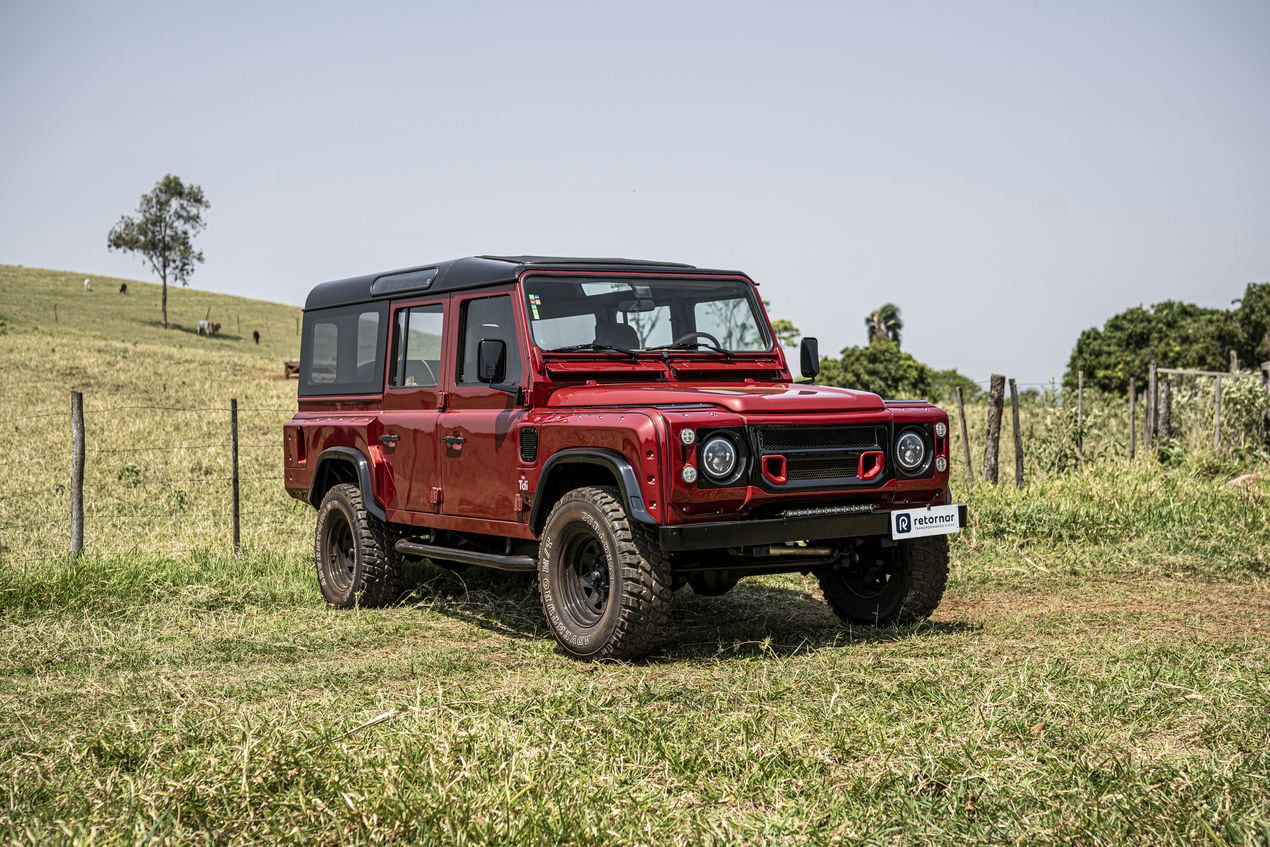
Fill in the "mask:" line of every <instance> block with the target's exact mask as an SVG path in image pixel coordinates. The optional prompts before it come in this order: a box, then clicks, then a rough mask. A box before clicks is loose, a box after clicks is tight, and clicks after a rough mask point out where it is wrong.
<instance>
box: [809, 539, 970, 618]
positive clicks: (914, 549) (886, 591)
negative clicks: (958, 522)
mask: <svg viewBox="0 0 1270 847" xmlns="http://www.w3.org/2000/svg"><path fill="white" fill-rule="evenodd" d="M862 558H863V559H864V561H862V562H860V563H859V564H856V565H853V566H851V567H849V568H845V567H841V566H839V567H834V568H826V569H822V570H819V571H817V572H816V577H817V578H818V579H819V580H820V590H821V591H823V592H824V595H825V601H826V602H827V603H828V604H829V606H830V608H832V609H833V611H834V613H835V614H836V615H837V616H838V617H839V618H841V619H842V620H843V621H846V622H847V623H852V624H864V625H868V626H891V625H895V624H899V625H903V624H911V623H916V622H917V621H920V620H925V619H926V618H928V617H930V616H931V613H932V612H934V611H935V607H937V606H938V605H939V601H940V599H942V598H943V596H944V586H945V585H946V584H947V583H948V539H947V538H945V537H944V536H942V535H939V536H931V537H929V538H915V539H913V540H911V541H902V542H900V543H899V544H898V545H896V546H895V547H891V548H885V549H880V550H874V551H871V552H870V553H869V554H866V555H865V556H863V557H862Z"/></svg>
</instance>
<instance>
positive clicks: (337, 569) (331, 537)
mask: <svg viewBox="0 0 1270 847" xmlns="http://www.w3.org/2000/svg"><path fill="white" fill-rule="evenodd" d="M322 564H323V566H324V567H325V568H326V575H327V576H328V577H329V578H330V580H331V583H332V584H333V585H334V586H335V587H336V588H338V589H339V590H340V591H346V590H348V588H349V587H350V586H352V584H353V574H354V572H355V571H356V568H357V550H356V548H355V546H354V544H353V530H352V527H350V526H349V525H348V519H347V518H345V517H344V514H343V513H342V512H338V511H335V512H332V513H331V518H330V521H329V522H328V523H327V525H326V533H325V535H324V537H323V539H322Z"/></svg>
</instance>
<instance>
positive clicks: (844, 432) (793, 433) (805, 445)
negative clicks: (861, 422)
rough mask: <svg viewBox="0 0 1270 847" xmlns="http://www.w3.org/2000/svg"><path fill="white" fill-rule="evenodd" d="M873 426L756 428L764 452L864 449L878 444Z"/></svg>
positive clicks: (877, 437)
mask: <svg viewBox="0 0 1270 847" xmlns="http://www.w3.org/2000/svg"><path fill="white" fill-rule="evenodd" d="M879 435H880V433H879V431H878V427H874V426H779V427H777V426H773V427H763V428H762V429H760V430H759V431H758V449H759V451H760V452H763V453H782V452H784V451H786V450H864V449H867V448H870V447H872V448H876V447H877V445H878V444H879Z"/></svg>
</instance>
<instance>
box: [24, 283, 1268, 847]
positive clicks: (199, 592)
mask: <svg viewBox="0 0 1270 847" xmlns="http://www.w3.org/2000/svg"><path fill="white" fill-rule="evenodd" d="M83 278H84V275H83V274H72V273H59V272H52V271H37V270H31V269H17V268H12V267H6V266H0V394H2V396H3V411H0V427H3V431H4V434H5V438H4V439H2V440H0V456H2V457H3V460H4V464H5V467H6V468H7V469H8V471H9V472H8V473H7V474H5V476H4V478H3V479H0V768H2V769H3V771H2V772H0V775H2V776H3V779H0V840H4V841H6V842H13V843H50V842H54V843H56V842H63V843H94V844H111V843H135V842H148V841H155V842H159V843H185V842H207V841H211V842H216V843H254V842H259V841H272V842H286V843H291V842H297V841H316V842H319V843H348V842H354V843H360V842H365V843H393V842H403V841H404V842H412V843H423V844H503V843H509V842H515V843H549V842H550V843H570V844H627V843H629V844H701V843H705V844H710V843H718V844H724V843H728V844H730V843H741V842H748V843H765V844H787V843H814V844H836V843H843V844H854V843H870V844H873V843H876V844H948V843H1005V842H1024V843H1082V844H1086V843H1109V844H1111V843H1114V844H1122V843H1127V844H1260V845H1270V799H1268V798H1270V667H1268V665H1267V662H1268V660H1270V585H1268V584H1267V577H1268V576H1270V467H1268V466H1267V465H1266V463H1265V462H1264V460H1261V459H1256V458H1251V457H1250V454H1246V453H1245V454H1243V455H1242V457H1241V456H1240V454H1235V453H1230V454H1225V455H1197V456H1194V457H1192V458H1188V459H1186V460H1184V461H1179V462H1176V463H1174V465H1173V466H1169V467H1161V466H1159V465H1158V464H1156V463H1155V462H1154V461H1143V460H1139V461H1138V462H1134V463H1130V462H1129V461H1128V460H1127V459H1126V458H1124V457H1123V456H1122V455H1120V453H1118V452H1117V450H1115V449H1112V445H1115V444H1116V441H1115V438H1116V436H1115V434H1114V432H1115V430H1116V426H1114V425H1108V426H1107V427H1106V430H1107V433H1108V434H1106V435H1105V436H1104V438H1105V439H1106V440H1105V441H1104V442H1101V443H1104V444H1105V446H1106V449H1103V450H1101V452H1099V451H1095V453H1096V455H1098V456H1099V458H1098V459H1097V460H1096V461H1093V462H1091V463H1089V464H1088V465H1087V466H1086V468H1085V469H1084V470H1083V471H1082V472H1064V473H1060V472H1058V471H1057V470H1049V471H1047V470H1046V469H1045V468H1044V467H1041V466H1040V465H1039V464H1038V466H1037V467H1036V468H1035V470H1033V469H1032V468H1029V477H1030V478H1031V479H1032V481H1031V482H1030V483H1029V485H1028V486H1027V487H1026V488H1024V489H1023V490H1022V491H1015V490H1014V488H1013V487H1012V486H1004V485H1003V486H1001V487H999V488H991V487H988V486H984V485H982V484H981V485H979V486H976V487H969V486H967V485H966V484H965V482H964V480H963V479H962V478H961V477H960V476H959V477H958V479H957V480H956V481H955V485H956V487H957V490H958V491H959V492H962V493H963V494H964V498H965V499H966V500H967V502H969V504H970V507H971V510H972V521H973V524H972V526H971V527H970V528H969V529H968V530H967V531H966V532H964V533H962V534H961V535H959V536H957V537H955V538H954V541H953V570H952V578H951V582H950V585H949V589H948V593H947V595H946V597H945V600H944V602H943V604H942V605H941V606H940V608H939V609H938V611H937V612H936V614H935V616H934V618H933V619H932V620H931V621H930V622H929V623H925V624H922V625H920V626H916V627H909V628H899V629H885V630H871V629H849V628H845V627H842V626H840V625H839V624H838V622H837V620H836V619H835V618H834V617H833V616H832V614H831V613H830V612H829V611H828V609H827V607H825V606H824V604H823V603H822V602H821V601H820V598H819V595H818V591H817V590H816V588H815V586H814V582H813V581H812V580H810V579H807V578H801V577H780V578H762V579H757V580H752V581H748V582H743V583H742V584H741V586H740V587H738V588H737V589H736V590H734V591H733V592H732V593H730V594H728V595H726V596H724V597H722V598H714V599H706V598H697V597H695V596H693V595H692V594H691V593H690V591H688V590H685V591H683V592H680V593H679V594H678V595H676V598H675V606H674V610H673V620H672V632H671V634H670V636H669V637H668V638H667V640H666V641H665V643H664V645H663V646H662V648H661V649H660V650H659V651H658V652H657V653H656V655H655V656H654V657H653V658H651V659H650V660H649V661H646V662H643V663H638V664H581V663H578V662H574V661H572V660H569V659H567V658H565V657H563V656H562V655H560V654H559V653H558V652H557V651H556V650H555V647H554V642H553V641H552V640H551V639H550V637H549V635H548V634H547V632H546V629H545V627H544V626H543V624H542V622H541V610H540V608H539V605H538V599H537V593H536V589H535V587H534V585H533V583H532V582H531V581H528V580H527V579H525V578H521V577H514V576H508V575H500V574H489V573H483V572H479V571H467V572H465V573H463V574H461V575H456V574H451V573H449V572H446V571H441V570H437V569H433V568H431V567H429V566H426V565H420V566H419V567H418V569H417V570H416V572H415V576H416V577H417V580H418V589H417V591H416V593H415V595H414V597H413V598H412V600H411V601H410V602H409V603H406V604H404V605H402V606H400V607H398V608H394V609H389V610H383V611H358V612H335V611H332V610H330V609H327V608H326V607H324V605H323V604H322V602H321V598H320V595H319V594H318V591H317V587H316V582H315V579H314V577H313V573H312V563H311V552H310V539H311V532H312V511H311V510H310V509H308V508H307V507H305V506H303V505H301V504H296V503H293V502H292V501H290V500H289V498H287V497H286V496H285V494H284V493H283V492H282V490H281V487H280V482H279V479H278V477H279V474H280V468H279V463H280V454H281V443H280V442H281V437H280V426H281V424H282V422H283V421H285V420H286V419H287V418H288V417H289V416H290V414H291V411H292V410H293V408H294V392H295V383H294V382H287V381H284V380H283V379H282V378H281V361H282V360H283V359H285V358H294V357H295V355H296V352H297V347H298V345H297V343H296V342H297V340H296V337H295V335H294V318H295V315H296V314H297V312H298V310H296V309H294V308H291V307H284V306H279V305H274V304H268V303H263V302H258V301H245V300H236V299H234V298H228V297H223V296H218V295H213V294H208V293H206V292H198V291H194V290H177V291H174V292H171V299H170V309H171V320H172V321H173V322H174V324H177V325H178V328H174V329H171V330H168V331H166V332H164V331H163V330H160V329H158V328H157V318H158V294H157V288H156V287H154V286H148V285H145V284H142V283H137V282H133V281H131V280H130V281H128V288H129V291H130V293H129V294H128V295H120V294H118V293H116V292H117V288H118V282H119V281H117V280H102V279H97V278H94V289H95V290H94V291H93V292H92V293H91V294H88V293H85V292H84V291H83V286H82V280H83ZM89 298H91V299H89ZM54 306H56V314H57V322H56V323H53V319H52V315H53V312H54ZM209 307H210V308H211V309H212V319H213V320H220V321H221V323H222V325H224V326H225V327H226V328H227V329H232V330H234V331H232V332H228V333H225V334H224V335H222V336H220V337H216V338H211V339H207V338H200V337H197V336H196V335H194V334H193V332H192V331H190V329H189V328H190V327H192V326H193V324H194V322H195V321H197V320H198V319H199V318H202V317H203V316H204V315H205V314H206V313H207V309H208V308H209ZM218 315H220V317H219V318H218ZM226 316H234V317H233V318H226ZM238 325H241V327H242V329H241V331H238V330H237V326H238ZM181 327H184V328H181ZM257 327H259V328H260V330H261V332H262V333H263V334H264V339H263V340H262V343H261V345H260V346H259V347H256V346H255V345H253V344H252V343H251V341H250V337H249V336H250V330H251V329H252V328H257ZM265 327H268V331H266V329H265ZM71 389H79V390H83V391H84V392H85V406H86V410H87V411H86V418H87V428H88V449H89V454H88V480H87V486H86V493H87V505H86V509H87V511H88V513H89V520H88V528H87V532H86V546H85V549H86V555H84V556H82V557H80V558H79V559H74V560H72V559H70V558H68V557H66V556H65V550H66V544H67V523H68V518H67V506H66V491H65V486H66V480H67V478H68V475H69V455H70V444H69V422H68V409H69V401H68V399H67V396H68V393H69V391H70V390H71ZM230 397H236V398H238V400H239V403H240V407H241V409H242V413H241V416H242V438H243V474H244V476H245V477H247V478H248V480H247V481H246V482H245V483H244V491H245V498H244V526H243V529H244V552H243V555H242V556H241V557H238V558H235V557H234V556H232V555H231V554H230V553H229V528H228V518H227V515H228V483H227V481H226V480H227V475H228V449H227V447H226V441H227V437H228V401H229V398H230ZM971 413H972V414H971V417H972V420H973V421H976V423H975V426H979V423H978V421H980V420H981V418H982V414H983V410H982V408H980V407H976V408H974V409H972V410H971ZM1052 414H1053V413H1052V411H1050V410H1046V409H1044V408H1030V409H1028V410H1027V416H1026V418H1025V430H1026V429H1027V427H1028V426H1032V427H1033V429H1032V431H1033V433H1034V434H1035V437H1036V438H1037V439H1041V438H1052V436H1049V435H1046V434H1045V433H1037V431H1036V427H1037V426H1040V425H1041V423H1042V422H1044V421H1045V420H1046V416H1047V415H1052ZM1108 414H1110V413H1108ZM976 437H977V436H972V438H976ZM955 446H956V447H957V449H958V450H959V449H960V448H959V445H955ZM1042 446H1044V445H1042ZM1059 446H1061V445H1059ZM1046 449H1048V447H1047V448H1046ZM1054 449H1055V450H1057V449H1058V447H1057V446H1056V447H1055V448H1054ZM1038 452H1040V453H1043V451H1038ZM957 455H958V456H959V455H960V453H958V454H957ZM977 455H978V456H979V458H980V459H981V455H982V454H981V452H979V453H977ZM1044 455H1048V454H1044ZM1056 455H1057V454H1056ZM1006 457H1007V458H1006V461H1005V462H1003V468H1010V467H1012V465H1011V464H1010V462H1012V459H1009V458H1008V457H1009V454H1008V453H1007V454H1006ZM1036 461H1038V462H1039V461H1040V459H1039V458H1038V459H1036ZM956 464H957V465H958V474H960V473H961V469H960V467H959V466H960V462H958V463H956ZM1249 472H1256V473H1259V474H1261V475H1262V476H1261V477H1260V478H1259V479H1254V480H1252V481H1251V482H1249V483H1247V484H1243V485H1238V486H1230V485H1227V482H1228V480H1230V479H1231V478H1232V477H1235V476H1237V475H1239V474H1241V473H1249ZM1007 478H1008V475H1007Z"/></svg>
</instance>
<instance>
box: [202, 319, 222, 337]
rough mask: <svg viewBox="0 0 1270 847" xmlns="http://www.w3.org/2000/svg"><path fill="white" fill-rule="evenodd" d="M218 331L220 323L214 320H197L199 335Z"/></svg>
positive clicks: (212, 333)
mask: <svg viewBox="0 0 1270 847" xmlns="http://www.w3.org/2000/svg"><path fill="white" fill-rule="evenodd" d="M218 332H220V324H218V323H216V321H199V322H198V334H199V335H215V334H216V333H218Z"/></svg>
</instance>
